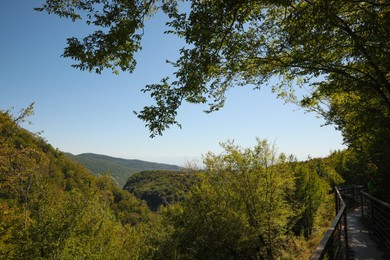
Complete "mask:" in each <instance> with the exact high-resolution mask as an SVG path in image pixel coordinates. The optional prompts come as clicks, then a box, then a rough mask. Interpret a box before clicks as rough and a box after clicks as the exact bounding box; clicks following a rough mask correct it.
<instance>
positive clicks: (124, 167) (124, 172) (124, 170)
mask: <svg viewBox="0 0 390 260" xmlns="http://www.w3.org/2000/svg"><path fill="white" fill-rule="evenodd" d="M66 155H67V156H68V158H69V159H71V160H73V161H75V162H78V163H80V164H81V165H83V166H84V167H85V168H87V169H88V170H89V171H90V172H91V173H93V174H94V175H102V174H104V173H109V174H110V175H111V176H112V177H113V180H114V181H115V182H116V183H117V184H118V185H119V186H120V187H123V186H124V185H125V183H126V181H127V178H129V177H130V176H131V175H133V174H134V173H137V172H142V171H151V170H171V171H178V170H180V169H181V167H179V166H177V165H170V164H163V163H155V162H147V161H141V160H128V159H121V158H114V157H110V156H107V155H101V154H93V153H83V154H79V155H73V154H71V153H66Z"/></svg>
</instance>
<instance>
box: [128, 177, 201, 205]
mask: <svg viewBox="0 0 390 260" xmlns="http://www.w3.org/2000/svg"><path fill="white" fill-rule="evenodd" d="M197 176H198V173H196V172H177V171H167V170H163V171H143V172H139V173H136V174H134V175H132V176H131V177H129V179H128V180H127V182H126V184H125V186H124V187H123V189H124V190H127V191H129V192H131V193H133V194H134V195H135V196H136V197H137V198H139V199H142V200H145V201H146V203H147V204H148V206H149V208H150V209H151V210H153V211H156V210H158V208H159V207H160V206H161V205H164V206H167V205H170V204H172V203H176V202H180V201H183V200H184V198H185V194H186V193H187V192H188V191H189V190H190V188H191V187H192V186H193V185H194V184H195V183H196V181H197V180H198V179H197Z"/></svg>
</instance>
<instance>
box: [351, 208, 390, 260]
mask: <svg viewBox="0 0 390 260" xmlns="http://www.w3.org/2000/svg"><path fill="white" fill-rule="evenodd" d="M361 214H362V213H361V208H360V207H358V208H356V209H354V210H353V211H350V212H348V213H347V223H348V224H347V225H348V245H349V248H350V250H349V259H359V260H363V259H365V260H366V259H367V260H371V259H372V260H377V259H378V260H381V259H390V255H385V254H384V252H383V251H381V249H380V248H379V247H378V246H377V244H376V241H375V238H374V235H373V234H372V232H371V231H370V229H369V228H368V227H367V226H366V225H365V224H364V223H363V222H362V217H361Z"/></svg>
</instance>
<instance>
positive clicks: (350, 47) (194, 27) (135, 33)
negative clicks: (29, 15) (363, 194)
mask: <svg viewBox="0 0 390 260" xmlns="http://www.w3.org/2000/svg"><path fill="white" fill-rule="evenodd" d="M37 10H39V11H43V10H45V11H47V12H49V13H54V14H56V15H58V16H60V17H66V18H70V19H72V20H74V21H75V20H79V19H85V21H86V23H87V24H91V25H93V27H91V28H94V29H93V30H95V29H96V30H95V31H93V32H92V33H91V34H90V35H88V36H86V37H85V38H84V39H77V38H70V39H68V47H66V48H65V52H64V56H65V57H70V58H73V59H74V60H76V61H77V62H78V63H77V64H75V65H73V66H74V67H76V68H79V69H81V70H88V71H95V72H97V73H100V72H101V71H102V70H103V69H105V68H108V69H112V70H113V71H114V72H115V73H118V69H121V70H123V71H127V72H132V71H133V70H134V68H135V65H136V61H135V59H134V53H135V52H138V51H140V50H141V43H140V41H141V38H142V36H143V28H144V21H145V20H146V19H148V18H151V17H152V16H153V15H154V14H155V13H156V12H158V11H162V12H163V13H165V14H166V15H167V16H168V17H169V21H168V22H167V26H168V27H167V31H166V33H170V34H174V35H177V36H178V37H180V38H183V39H185V42H186V45H185V46H183V48H181V49H180V57H179V58H178V59H177V60H176V61H172V62H169V63H170V64H171V65H173V66H174V67H175V68H176V72H175V73H174V75H173V78H172V79H170V78H168V77H166V78H163V79H162V80H161V82H160V83H157V84H150V85H147V86H146V87H145V88H144V92H147V93H150V95H151V96H152V97H153V98H154V99H155V101H156V103H155V104H154V105H151V106H146V107H145V108H144V109H143V110H142V111H140V112H138V113H136V114H137V116H138V117H139V118H140V119H142V120H144V121H145V122H146V125H147V126H148V127H149V129H150V132H151V136H152V137H153V136H155V135H161V134H162V132H163V131H164V130H165V129H166V128H169V127H170V126H171V125H173V124H177V125H179V123H178V122H177V121H176V119H175V118H176V115H177V110H178V108H179V107H180V105H181V104H182V102H184V101H185V102H190V103H209V105H210V108H209V109H208V110H207V112H211V111H215V110H218V109H220V108H221V107H222V106H223V104H224V101H225V92H226V90H228V89H229V88H231V87H234V86H240V85H248V84H254V85H255V87H256V88H258V87H260V86H261V85H262V84H263V83H266V82H269V80H270V79H271V78H272V77H275V76H276V77H280V81H279V82H278V83H276V85H274V86H272V87H273V89H274V90H275V91H277V92H278V93H279V95H280V96H282V97H286V98H290V97H293V90H294V88H296V87H303V86H304V87H305V88H307V89H308V90H309V93H308V94H307V96H304V97H303V98H302V100H301V104H302V105H303V106H305V107H307V108H309V110H315V111H317V112H320V113H321V114H322V115H323V116H325V118H327V119H328V120H329V121H330V122H334V121H335V122H336V124H338V125H339V126H341V127H342V128H343V129H344V127H345V126H344V125H343V124H342V123H340V122H339V121H338V120H337V118H335V117H334V113H338V112H339V111H338V110H337V107H336V108H334V106H337V102H336V104H334V100H336V101H337V100H339V99H340V98H342V97H343V95H344V94H348V95H355V96H360V97H366V98H369V99H370V101H372V100H375V107H376V108H377V110H379V113H380V115H381V116H382V117H383V115H384V114H385V115H386V116H388V113H389V108H390V83H389V77H390V74H389V68H390V63H389V60H390V57H389V56H390V43H389V42H390V41H389V40H388V39H389V38H390V30H389V28H390V14H389V12H390V3H389V1H385V0H367V1H354V0H346V1H336V0H277V1H269V0H262V1H257V0H256V1H255V0H246V1H237V0H226V1H218V0H183V1H179V0H161V1H154V0H133V1H123V0H111V1H109V0H77V1H76V0H72V1H70V0H46V2H45V4H43V5H42V7H40V8H37ZM348 127H349V126H348Z"/></svg>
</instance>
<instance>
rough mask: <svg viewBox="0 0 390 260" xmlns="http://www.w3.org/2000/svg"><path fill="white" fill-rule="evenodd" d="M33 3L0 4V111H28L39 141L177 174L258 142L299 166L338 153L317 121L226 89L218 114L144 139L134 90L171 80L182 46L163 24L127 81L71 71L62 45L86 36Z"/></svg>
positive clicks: (190, 117)
mask: <svg viewBox="0 0 390 260" xmlns="http://www.w3.org/2000/svg"><path fill="white" fill-rule="evenodd" d="M34 2H35V3H34ZM39 2H42V1H30V0H1V3H0V33H1V41H0V59H1V62H0V109H3V110H5V109H9V108H11V107H14V111H15V112H17V111H19V110H20V109H22V108H26V107H27V106H28V105H29V104H30V103H32V102H35V115H34V116H33V117H31V118H30V119H31V121H33V125H32V126H28V129H30V130H31V131H33V132H38V131H42V130H43V131H44V132H43V134H42V136H43V137H44V138H45V139H47V141H48V142H49V143H50V144H52V145H53V146H54V147H55V148H58V149H60V150H61V151H64V152H70V153H73V154H80V153H86V152H92V153H99V154H106V155H110V156H114V157H122V158H127V159H141V160H148V161H155V162H161V163H174V164H178V165H183V163H185V162H186V161H191V160H193V159H199V158H201V155H203V154H205V153H206V152H208V151H212V152H219V151H221V149H220V146H219V143H220V142H225V141H227V140H235V143H236V144H238V145H241V146H244V147H249V146H253V145H254V144H255V143H256V137H259V138H261V139H263V138H267V139H268V140H270V141H271V142H274V141H275V142H276V145H277V146H278V147H279V151H280V152H285V153H288V154H294V155H296V156H297V157H298V158H299V159H301V160H304V159H306V158H307V157H308V156H311V157H323V156H327V155H329V153H330V151H331V150H337V149H343V145H342V137H341V134H340V132H338V131H336V130H335V129H334V127H333V126H325V127H321V125H323V124H324V120H323V119H321V118H316V115H315V114H307V113H304V111H302V110H300V109H299V108H298V107H296V106H294V105H291V104H287V105H284V102H283V101H282V100H278V99H277V98H276V96H275V95H274V94H272V93H271V92H270V91H269V90H268V89H267V87H264V88H262V89H261V90H260V91H258V90H253V89H252V88H251V87H237V88H235V89H232V90H230V91H229V93H228V99H227V102H226V105H225V107H224V108H223V109H222V110H221V111H219V112H215V113H212V114H205V113H203V112H202V111H203V109H205V108H206V107H204V106H201V105H189V104H185V105H184V106H183V107H182V108H181V109H180V111H179V115H178V121H179V122H180V123H181V124H182V126H183V128H182V129H178V128H177V127H173V128H171V129H169V130H167V131H166V132H165V133H164V136H162V137H155V138H153V139H151V138H149V132H148V129H147V128H145V126H144V123H143V122H142V121H140V120H138V119H137V118H136V116H135V115H134V114H133V113H132V111H134V110H136V111H139V110H141V109H142V108H143V106H145V105H150V104H152V103H151V102H152V100H151V99H150V97H149V96H148V95H145V94H143V93H141V92H140V90H141V89H142V88H143V87H144V86H145V85H146V84H153V83H158V82H159V81H160V79H161V78H163V77H165V76H167V75H170V74H171V73H172V68H171V67H170V65H168V64H166V63H165V60H166V59H172V60H173V59H175V57H177V55H178V49H179V48H180V47H182V42H181V41H180V40H178V39H177V38H175V37H173V36H167V35H164V34H163V33H162V32H163V31H164V22H163V19H164V18H163V17H162V16H157V17H156V18H155V19H153V20H151V21H149V22H148V26H147V27H146V30H145V36H144V39H143V50H142V51H141V52H140V53H138V54H137V61H138V65H137V68H136V70H135V72H134V73H133V74H127V73H123V72H122V73H121V74H120V75H119V76H117V75H114V74H112V73H111V72H110V71H106V72H104V73H103V74H102V75H96V74H92V73H88V72H85V71H84V72H83V71H79V70H76V69H73V68H71V66H70V65H71V64H73V61H72V60H70V59H65V58H62V57H60V56H61V54H62V52H63V49H64V47H65V46H66V38H69V37H73V36H76V37H77V36H80V37H81V36H84V35H86V34H87V33H88V28H87V27H86V26H85V25H84V24H83V23H72V22H71V21H69V20H65V19H61V18H59V17H57V16H54V15H51V16H49V15H47V14H45V13H38V12H36V11H34V10H33V7H36V6H34V4H36V3H39Z"/></svg>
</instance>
